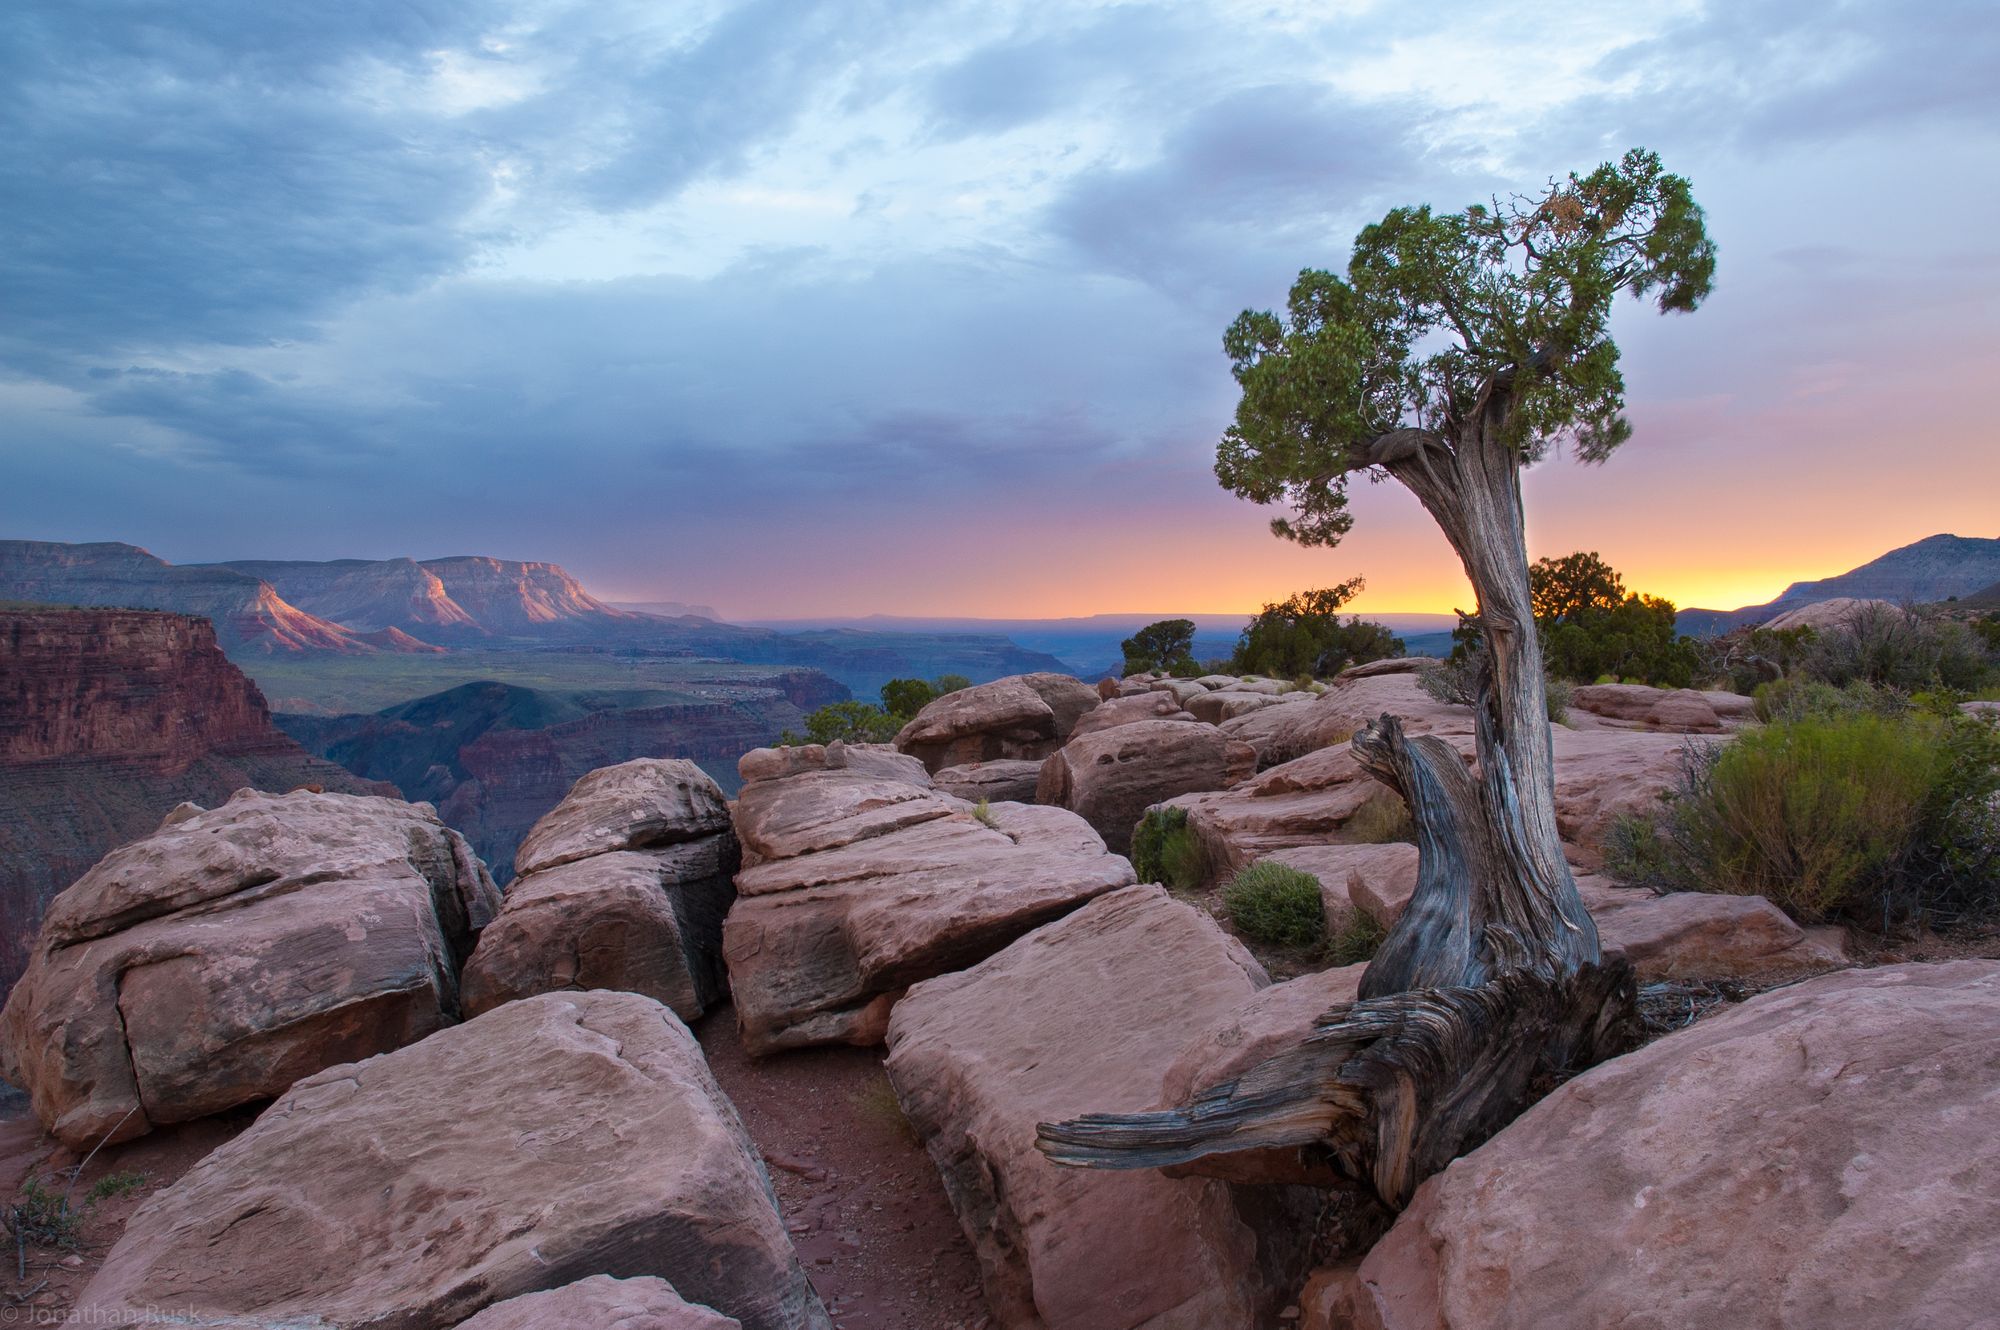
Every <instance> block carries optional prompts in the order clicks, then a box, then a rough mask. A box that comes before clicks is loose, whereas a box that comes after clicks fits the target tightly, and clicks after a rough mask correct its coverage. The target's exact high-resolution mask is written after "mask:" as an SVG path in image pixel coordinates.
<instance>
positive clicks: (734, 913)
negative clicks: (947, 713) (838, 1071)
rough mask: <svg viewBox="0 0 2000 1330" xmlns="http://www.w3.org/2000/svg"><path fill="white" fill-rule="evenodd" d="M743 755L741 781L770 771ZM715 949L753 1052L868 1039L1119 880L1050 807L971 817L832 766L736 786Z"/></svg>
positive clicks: (911, 786) (970, 809)
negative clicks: (899, 1010)
mask: <svg viewBox="0 0 2000 1330" xmlns="http://www.w3.org/2000/svg"><path fill="white" fill-rule="evenodd" d="M781 769H783V768H780V767H778V766H776V765H775V764H773V763H772V762H770V761H769V760H767V759H766V758H764V757H763V756H762V755H760V754H759V753H752V754H749V755H748V756H746V757H745V758H744V760H743V766H742V770H743V771H744V773H745V776H746V778H747V777H749V776H750V775H751V773H753V772H761V771H766V770H781ZM734 812H735V824H736V830H737V834H738V836H739V838H740V839H741V841H742V844H743V848H744V867H743V869H742V870H741V871H740V872H739V873H738V874H737V876H736V889H737V892H738V896H737V900H736V903H735V905H734V906H733V907H731V909H730V912H729V917H728V919H727V921H726V922H725V924H724V927H723V950H724V954H725V956H726V959H727V963H728V969H729V983H730V989H731V991H732V993H733V994H734V997H735V1002H736V1017H737V1022H738V1024H739V1026H740V1027H741V1029H742V1032H743V1038H744V1042H745V1044H746V1045H747V1046H748V1047H749V1048H750V1049H751V1051H752V1052H756V1053H760V1054H761V1053H770V1052H774V1051H776V1050H778V1049H782V1048H794V1047H802V1046H806V1045H810V1044H820V1043H853V1044H871V1043H878V1042H880V1041H881V1039H882V1036H883V1031H884V1028H885V1025H886V1022H887V1019H888V1013H889V1009H890V1007H891V1005H892V1004H893V1003H894V1002H895V1000H896V999H897V997H899V996H900V995H901V993H902V991H903V990H904V989H905V988H907V987H908V986H909V985H911V984H913V983H916V982H917V981H918V980H921V979H927V978H930V977H932V976H934V975H939V974H944V973H947V972H949V971H952V970H957V969H962V968H964V967H965V966H968V965H972V964H974V963H976V962H978V961H980V960H982V959H984V958H985V957H986V956H989V955H991V954H992V953H993V952H995V951H997V950H999V949H1000V948H1001V947H1004V946H1006V945H1007V944H1008V943H1009V942H1012V941H1013V940H1014V939H1015V938H1017V937H1019V936H1020V935H1021V934H1023V933H1025V932H1027V931H1028V930H1030V929H1032V928H1035V927H1037V926H1038V925H1040V924H1043V923H1046V922H1048V921H1049V920H1051V919H1054V918H1057V917H1059V916H1061V915H1063V914H1066V913H1067V912H1069V911H1071V910H1073V909H1076V908H1077V907H1078V906H1079V905H1082V904H1083V903H1084V902H1085V901H1088V900H1090V899H1091V898H1092V897H1094V896H1098V895H1101V894H1102V893H1104V892H1106V891H1111V890H1113V889H1115V888H1117V887H1121V886H1125V885H1127V884H1129V883H1131V882H1132V881H1133V873H1132V866H1131V865H1130V864H1128V863H1127V862H1126V861H1125V860H1124V859H1122V858H1120V857H1118V856H1116V855H1113V854H1110V853H1109V852H1107V851H1106V849H1105V847H1104V842H1103V840H1102V838H1100V837H1099V836H1098V835H1097V833H1096V832H1094V831H1093V830H1091V828H1090V826H1089V824H1088V823H1086V822H1084V821H1083V820H1082V819H1081V818H1078V817H1077V816H1076V815H1075V814H1073V813H1069V812H1066V811H1065V810H1063V809H1060V808H1036V807H1031V806H1028V805H1023V804H1017V803H1008V802H1000V803H992V804H989V805H988V808H987V813H986V819H987V820H985V821H982V820H981V819H980V818H979V817H978V816H976V815H975V808H974V805H972V804H969V803H967V802H965V801H964V800H962V799H956V798H953V797H952V796H951V795H949V794H946V793H944V792H942V791H940V790H936V789H933V788H931V787H930V784H929V783H928V781H926V782H925V783H924V784H917V783H915V782H913V781H909V780H902V779H895V778H891V777H886V776H879V775H873V774H870V773H869V772H866V771H859V770H850V769H843V768H824V769H818V770H814V769H809V768H808V769H799V770H796V771H794V772H793V773H792V774H789V775H780V776H776V777H774V778H768V779H750V780H749V783H747V784H746V785H745V786H744V787H743V792H742V795H741V796H740V797H739V798H738V800H737V802H736V805H735V810H734Z"/></svg>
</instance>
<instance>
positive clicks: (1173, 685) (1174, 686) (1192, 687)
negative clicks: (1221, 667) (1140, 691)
mask: <svg viewBox="0 0 2000 1330" xmlns="http://www.w3.org/2000/svg"><path fill="white" fill-rule="evenodd" d="M1146 687H1147V688H1148V689H1150V690H1151V691H1153V692H1156V693H1170V694H1172V695H1173V699H1174V701H1176V702H1178V703H1180V704H1181V705H1182V706H1186V705H1187V704H1188V703H1189V702H1190V701H1192V700H1193V699H1195V698H1197V697H1200V696H1201V695H1202V694H1203V693H1205V692H1207V691H1208V688H1207V687H1206V686H1204V685H1202V684H1199V683H1196V682H1195V681H1194V680H1193V679H1155V680H1153V681H1152V682H1151V683H1149V684H1147V685H1146Z"/></svg>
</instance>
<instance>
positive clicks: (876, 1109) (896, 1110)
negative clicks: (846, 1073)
mask: <svg viewBox="0 0 2000 1330" xmlns="http://www.w3.org/2000/svg"><path fill="white" fill-rule="evenodd" d="M849 1102H851V1103H852V1104H853V1105H854V1112H855V1115H856V1116H858V1117H860V1118H862V1119H863V1120H865V1121H868V1122H873V1123H875V1124H876V1125H877V1126H879V1127H882V1128H883V1129H885V1130H887V1131H889V1132H891V1133H893V1134H894V1135H896V1136H897V1137H900V1138H901V1139H902V1140H903V1141H904V1142H906V1143H907V1144H910V1145H916V1144H919V1140H918V1137H917V1129H916V1127H915V1126H913V1125H911V1122H910V1119H909V1117H908V1115H906V1114H905V1113H904V1112H903V1105H902V1101H901V1100H899V1099H897V1098H896V1087H895V1086H893V1085H891V1084H889V1077H888V1076H887V1075H886V1074H882V1075H877V1076H876V1077H875V1079H874V1080H872V1081H870V1082H868V1084H866V1085H864V1086H862V1087H861V1088H860V1089H859V1090H856V1091H855V1092H854V1096H853V1098H852V1099H851V1100H850V1101H849Z"/></svg>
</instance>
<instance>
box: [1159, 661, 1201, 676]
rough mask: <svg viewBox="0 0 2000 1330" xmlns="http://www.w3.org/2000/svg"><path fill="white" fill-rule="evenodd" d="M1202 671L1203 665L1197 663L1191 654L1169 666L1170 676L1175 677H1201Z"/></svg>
mask: <svg viewBox="0 0 2000 1330" xmlns="http://www.w3.org/2000/svg"><path fill="white" fill-rule="evenodd" d="M1201 673H1202V670H1201V666H1199V665H1197V664H1195V663H1194V659H1193V657H1191V656H1182V657H1181V658H1180V659H1179V660H1177V661H1175V662H1174V663H1173V664H1171V665H1169V666H1168V667H1167V675H1168V677H1170V678H1174V679H1199V678H1200V677H1201Z"/></svg>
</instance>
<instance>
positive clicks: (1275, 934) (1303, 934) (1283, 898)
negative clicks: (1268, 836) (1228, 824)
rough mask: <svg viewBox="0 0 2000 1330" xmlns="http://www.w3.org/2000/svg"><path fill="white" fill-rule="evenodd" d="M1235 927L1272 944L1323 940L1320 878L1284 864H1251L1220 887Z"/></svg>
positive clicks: (1255, 939) (1313, 943) (1309, 943)
mask: <svg viewBox="0 0 2000 1330" xmlns="http://www.w3.org/2000/svg"><path fill="white" fill-rule="evenodd" d="M1222 905H1223V908H1224V909H1226V910H1228V911H1229V921H1230V922H1231V923H1232V924H1235V925H1236V931H1237V932H1239V933H1241V934H1243V936H1244V937H1247V938H1249V939H1250V940H1251V941H1252V942H1260V943H1263V944H1264V945H1266V946H1272V947H1311V946H1317V945H1318V944H1319V943H1321V942H1322V941H1324V940H1325V938H1326V907H1325V906H1324V905H1323V904H1322V903H1321V901H1320V892H1319V879H1318V878H1316V877H1314V876H1313V875H1312V874H1311V873H1302V872H1300V871H1299V870H1298V869H1296V868H1287V867H1285V866H1284V865H1283V864H1274V863H1261V864H1252V865H1250V867H1248V868H1246V869H1244V870H1243V871H1242V872H1240V873H1238V874H1237V875H1236V876H1235V878H1234V879H1232V880H1231V881H1230V883H1229V885H1228V886H1226V887H1224V888H1223V889H1222Z"/></svg>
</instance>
